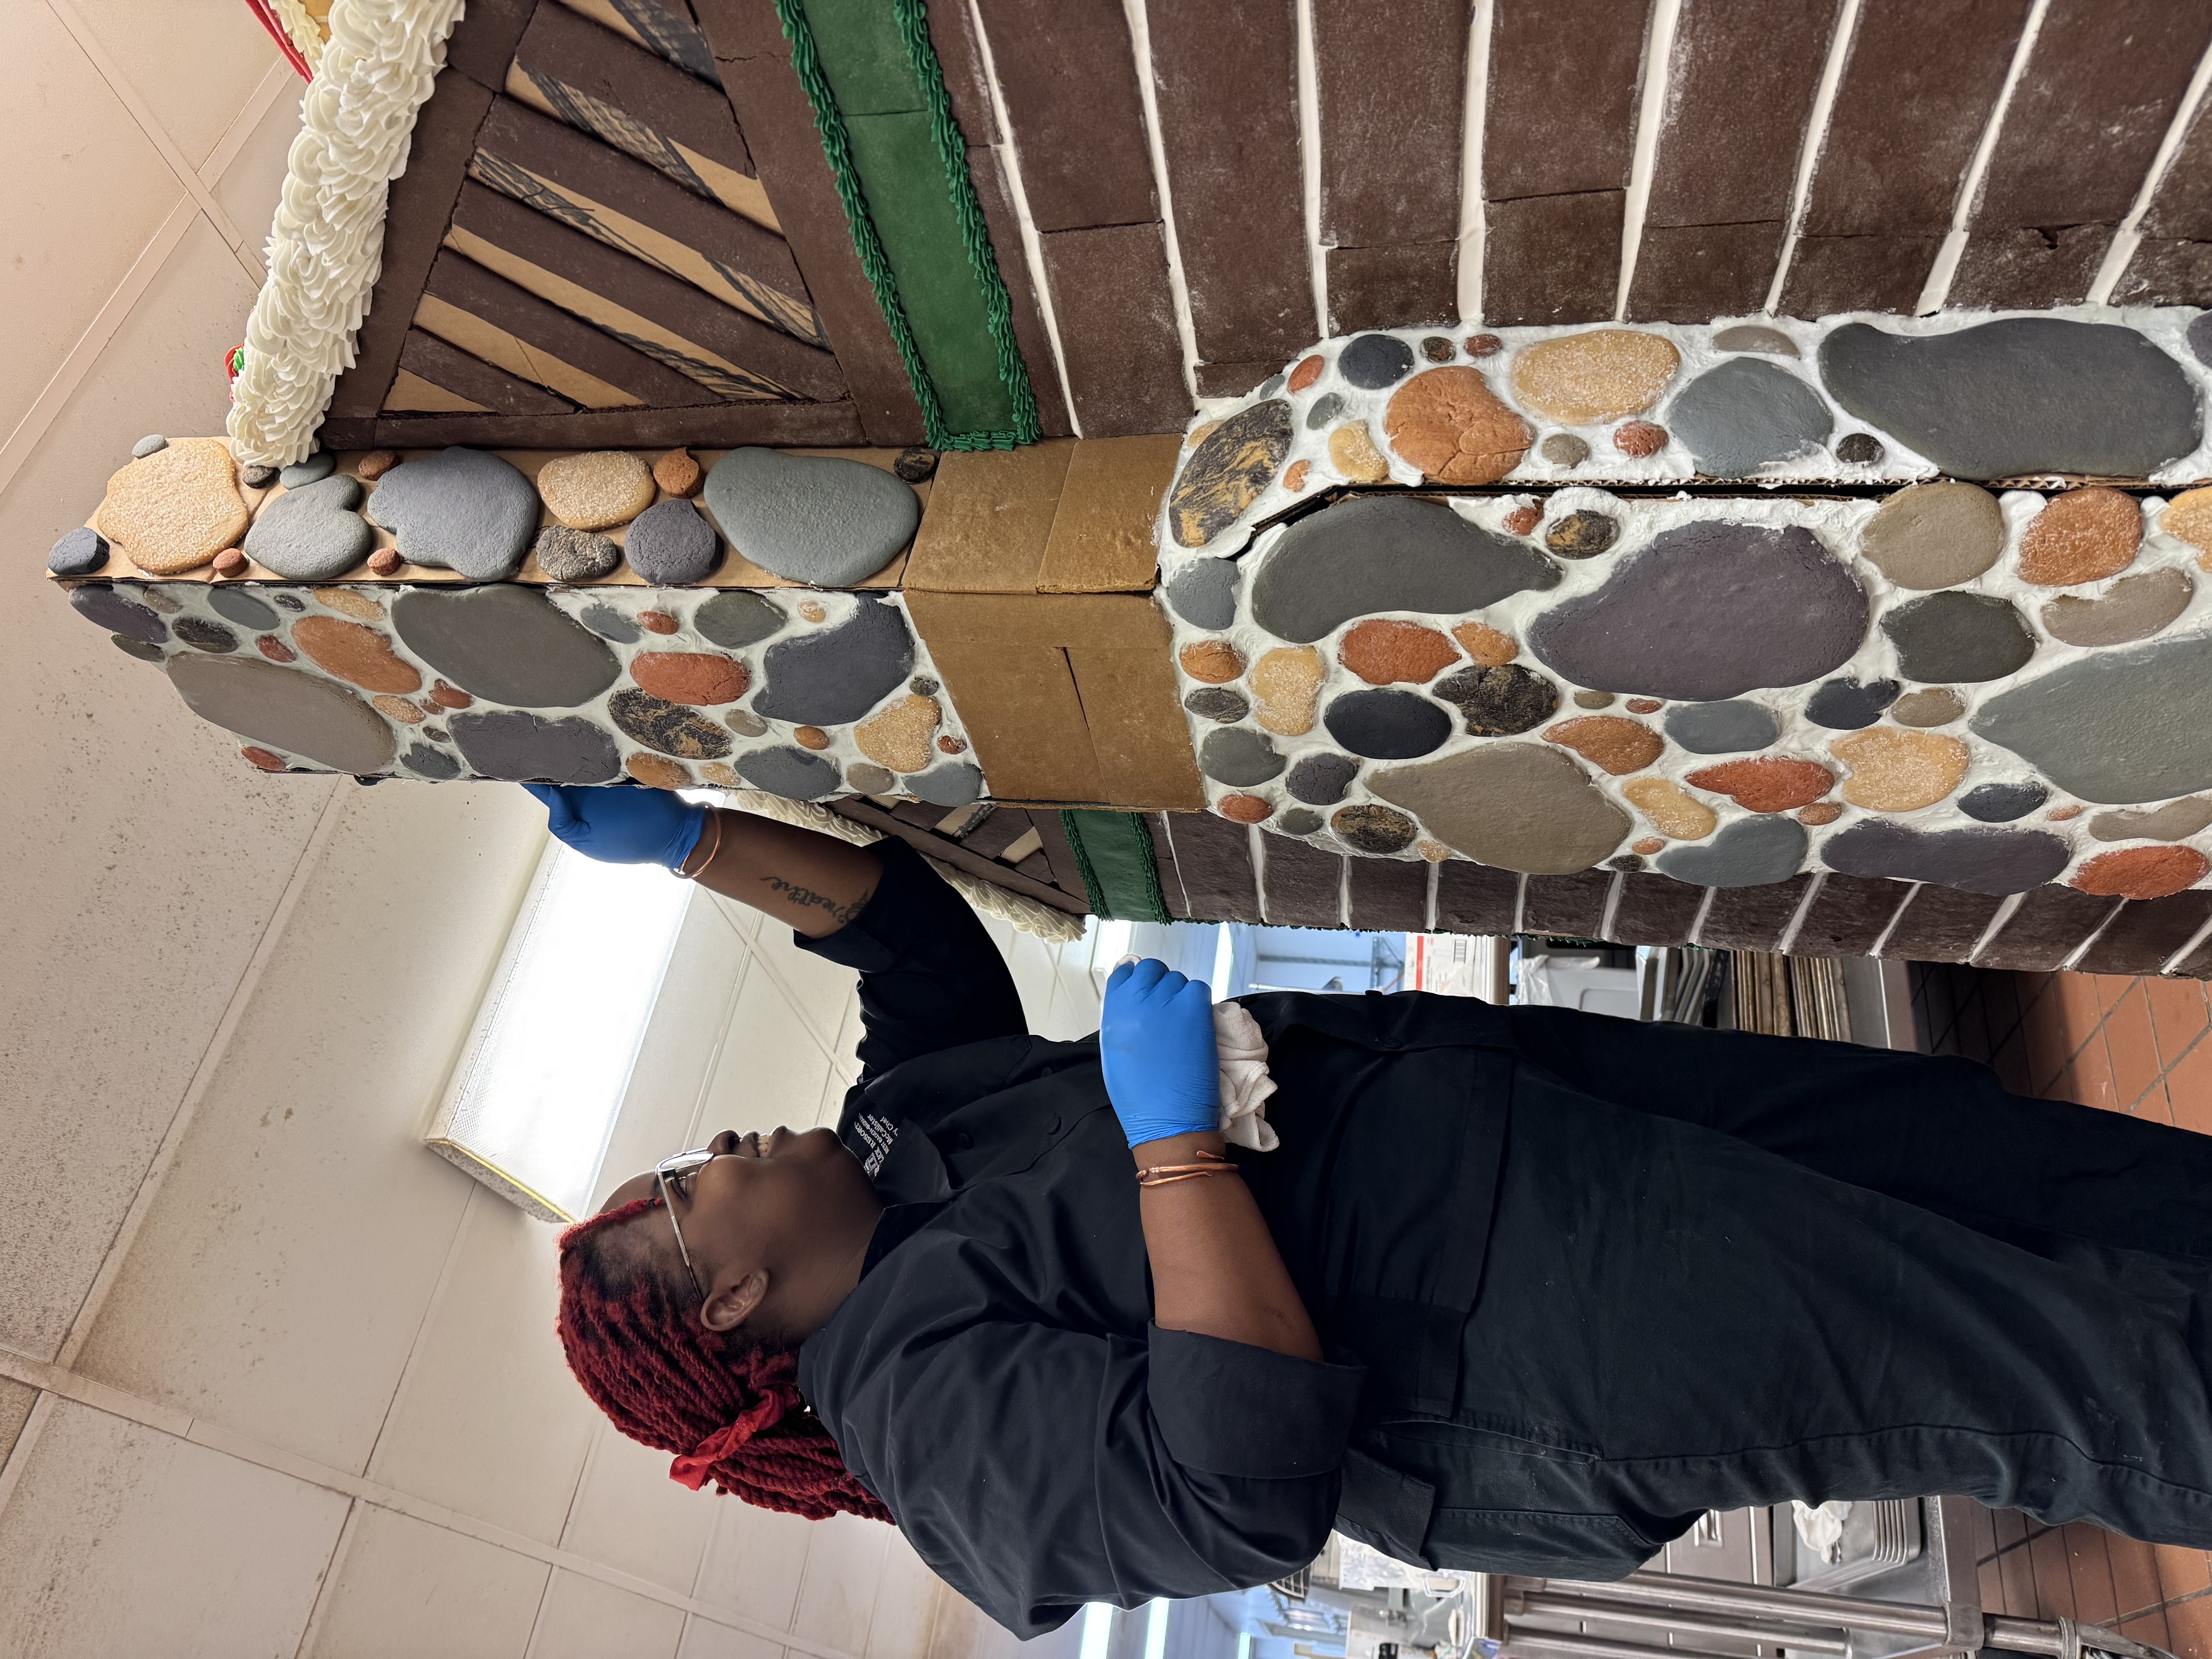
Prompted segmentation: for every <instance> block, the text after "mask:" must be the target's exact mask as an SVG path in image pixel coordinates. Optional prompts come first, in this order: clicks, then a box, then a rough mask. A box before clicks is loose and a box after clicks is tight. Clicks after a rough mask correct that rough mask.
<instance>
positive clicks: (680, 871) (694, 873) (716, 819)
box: [676, 808, 722, 881]
mask: <svg viewBox="0 0 2212 1659" xmlns="http://www.w3.org/2000/svg"><path fill="white" fill-rule="evenodd" d="M707 822H708V824H710V825H712V826H713V828H714V845H713V846H711V847H709V848H708V849H707V856H706V857H705V858H703V859H701V860H699V867H698V868H697V869H696V870H686V869H685V868H684V865H686V864H689V863H690V862H691V854H692V853H696V852H697V851H698V850H699V846H698V842H693V843H692V846H691V852H690V853H686V854H684V857H683V860H682V861H681V862H680V863H678V865H677V866H676V873H677V875H678V876H679V877H681V878H683V879H684V880H685V881H696V880H698V879H699V878H700V877H702V876H703V875H705V874H706V873H707V866H708V865H710V864H712V863H713V862H714V855H715V854H718V853H720V851H721V850H722V815H721V814H720V812H717V811H714V810H713V809H711V808H709V809H708V813H707ZM700 839H701V840H704V839H705V837H704V836H702V837H701V838H700Z"/></svg>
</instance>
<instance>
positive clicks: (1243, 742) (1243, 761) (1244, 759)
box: [1198, 726, 1283, 789]
mask: <svg viewBox="0 0 2212 1659" xmlns="http://www.w3.org/2000/svg"><path fill="white" fill-rule="evenodd" d="M1198 769H1199V770H1200V771H1201V772H1203V773H1205V774H1206V776H1207V777H1209V778H1212V780H1213V781H1215V782H1216V783H1225V784H1227V785H1229V786H1230V787H1231V788H1232V789H1249V788H1250V787H1252V786H1253V785H1254V784H1256V783H1265V782H1267V780H1268V779H1270V778H1273V777H1275V776H1277V775H1279V774H1280V773H1281V771H1282V769H1283V757H1281V756H1280V755H1279V754H1278V753H1276V752H1275V745H1274V744H1273V742H1272V741H1270V740H1269V739H1268V738H1267V737H1266V736H1265V735H1264V734H1262V733H1261V732H1255V731H1253V730H1252V729H1251V728H1250V727H1249V726H1232V727H1231V728H1230V729H1228V730H1227V731H1223V732H1207V733H1206V740H1205V741H1204V742H1203V743H1201V744H1199V746H1198Z"/></svg>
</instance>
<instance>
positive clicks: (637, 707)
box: [607, 685, 731, 760]
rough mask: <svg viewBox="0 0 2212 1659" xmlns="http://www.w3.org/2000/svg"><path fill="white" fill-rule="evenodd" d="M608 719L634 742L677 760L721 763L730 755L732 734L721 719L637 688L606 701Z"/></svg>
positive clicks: (619, 693)
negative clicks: (720, 761) (715, 761)
mask: <svg viewBox="0 0 2212 1659" xmlns="http://www.w3.org/2000/svg"><path fill="white" fill-rule="evenodd" d="M607 718H608V719H609V720H612V721H613V722H614V723H615V726H616V727H617V729H618V730H619V731H620V732H622V733H623V736H624V737H627V738H629V739H630V740H631V741H633V742H635V743H641V744H644V745H645V746H646V747H647V749H653V750H659V752H660V753H662V754H664V755H673V756H675V757H676V758H677V759H678V760H720V759H721V758H722V757H723V756H725V755H726V754H728V753H729V752H730V748H731V742H730V734H729V732H728V731H727V729H726V728H725V727H724V726H723V725H722V723H721V722H720V720H714V719H713V718H711V717H710V716H708V715H706V714H701V713H699V711H698V710H696V709H695V708H685V707H684V705H683V704H682V703H677V702H666V701H665V700H664V699H662V698H659V697H656V696H653V694H652V693H651V692H650V691H641V690H638V689H637V688H636V687H635V686H634V685H633V686H625V687H624V688H623V690H619V691H617V692H616V693H615V694H614V696H611V697H609V698H608V699H607Z"/></svg>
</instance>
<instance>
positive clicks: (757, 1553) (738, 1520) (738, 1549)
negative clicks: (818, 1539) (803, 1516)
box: [691, 1498, 830, 1630]
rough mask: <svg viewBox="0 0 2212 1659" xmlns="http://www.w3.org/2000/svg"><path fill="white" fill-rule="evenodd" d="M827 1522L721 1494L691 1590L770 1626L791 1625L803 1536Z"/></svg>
mask: <svg viewBox="0 0 2212 1659" xmlns="http://www.w3.org/2000/svg"><path fill="white" fill-rule="evenodd" d="M829 1524H830V1523H829V1522H827V1521H802V1520H800V1519H799V1517H798V1516H795V1515H778V1514H776V1513H775V1511H774V1510H762V1509H755V1508H754V1507H753V1506H752V1505H751V1504H744V1503H740V1502H738V1500H737V1499H736V1498H725V1499H724V1500H722V1502H721V1503H720V1505H719V1507H718V1508H717V1510H716V1511H715V1515H714V1536H713V1537H712V1538H711V1539H709V1540H708V1544H707V1559H705V1560H704V1561H703V1562H702V1563H701V1564H700V1567H699V1583H698V1585H697V1587H696V1589H693V1590H692V1592H691V1594H692V1595H694V1596H696V1598H697V1599H698V1600H700V1601H704V1602H706V1603H707V1604H708V1606H710V1607H726V1608H728V1609H729V1610H730V1611H731V1612H732V1613H738V1614H741V1615H742V1616H743V1617H744V1618H747V1619H751V1620H757V1621H758V1622H759V1623H761V1624H763V1625H767V1626H770V1627H771V1628H774V1629H776V1630H787V1629H789V1628H790V1626H791V1615H792V1610H793V1608H794V1607H797V1606H798V1605H799V1576H800V1575H801V1574H802V1573H803V1572H804V1571H805V1569H806V1547H807V1541H808V1540H810V1539H811V1537H812V1536H813V1535H814V1534H815V1532H816V1530H817V1528H822V1527H826V1526H828V1525H829Z"/></svg>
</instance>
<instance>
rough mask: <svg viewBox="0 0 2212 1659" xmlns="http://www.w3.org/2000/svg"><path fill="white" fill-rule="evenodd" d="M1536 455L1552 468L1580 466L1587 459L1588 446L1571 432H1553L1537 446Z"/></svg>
mask: <svg viewBox="0 0 2212 1659" xmlns="http://www.w3.org/2000/svg"><path fill="white" fill-rule="evenodd" d="M1536 453H1538V454H1540V455H1541V456H1542V457H1543V458H1544V459H1546V460H1547V461H1549V462H1550V463H1551V464H1552V465H1553V466H1570V467H1572V466H1580V465H1582V464H1583V462H1584V461H1586V460H1588V459H1589V443H1588V442H1587V441H1585V440H1583V439H1581V438H1577V436H1575V435H1574V434H1573V433H1571V432H1554V433H1553V435H1551V436H1550V437H1548V438H1547V439H1545V440H1544V441H1543V442H1542V443H1541V444H1540V445H1538V446H1537V449H1536Z"/></svg>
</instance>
